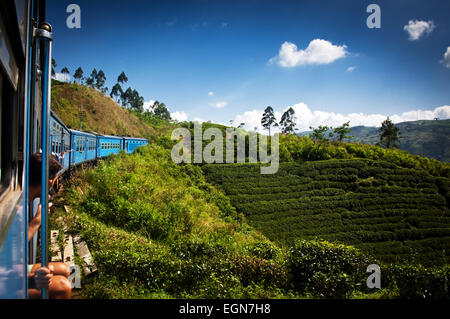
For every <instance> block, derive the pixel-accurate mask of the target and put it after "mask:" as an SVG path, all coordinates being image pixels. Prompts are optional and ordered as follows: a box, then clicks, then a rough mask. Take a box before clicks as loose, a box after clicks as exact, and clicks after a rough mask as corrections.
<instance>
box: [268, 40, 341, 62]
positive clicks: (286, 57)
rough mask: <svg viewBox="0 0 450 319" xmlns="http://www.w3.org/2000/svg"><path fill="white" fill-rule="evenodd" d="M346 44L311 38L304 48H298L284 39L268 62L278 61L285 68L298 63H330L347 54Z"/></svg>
mask: <svg viewBox="0 0 450 319" xmlns="http://www.w3.org/2000/svg"><path fill="white" fill-rule="evenodd" d="M346 48H347V46H346V45H342V46H340V45H334V44H332V43H331V42H329V41H326V40H322V39H314V40H312V41H311V42H310V43H309V45H308V47H307V48H306V49H305V50H298V49H297V46H296V45H295V44H294V43H291V42H287V41H285V42H284V43H283V44H282V45H281V48H280V50H279V52H278V55H277V56H276V57H273V58H271V59H270V60H269V62H270V63H274V62H276V63H278V64H279V65H280V66H282V67H285V68H291V67H296V66H300V65H317V64H330V63H332V62H334V61H336V60H338V59H342V58H344V57H345V56H346V55H347V53H348V52H347V51H346Z"/></svg>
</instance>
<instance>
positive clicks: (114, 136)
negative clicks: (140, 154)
mask: <svg viewBox="0 0 450 319" xmlns="http://www.w3.org/2000/svg"><path fill="white" fill-rule="evenodd" d="M98 137H106V138H118V139H122V136H116V135H103V134H99V135H98Z"/></svg>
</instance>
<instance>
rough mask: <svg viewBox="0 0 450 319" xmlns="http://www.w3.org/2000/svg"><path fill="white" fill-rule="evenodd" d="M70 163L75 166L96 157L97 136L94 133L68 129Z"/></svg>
mask: <svg viewBox="0 0 450 319" xmlns="http://www.w3.org/2000/svg"><path fill="white" fill-rule="evenodd" d="M70 136H71V144H70V147H71V149H70V165H71V166H72V165H73V166H75V165H77V164H80V163H84V162H87V161H90V160H94V159H96V157H97V151H96V147H97V136H96V135H95V134H91V133H86V132H80V131H77V130H70Z"/></svg>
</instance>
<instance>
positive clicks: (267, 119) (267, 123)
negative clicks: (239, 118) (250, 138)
mask: <svg viewBox="0 0 450 319" xmlns="http://www.w3.org/2000/svg"><path fill="white" fill-rule="evenodd" d="M261 125H262V126H263V127H264V128H265V129H267V130H269V136H270V127H271V126H278V123H277V119H276V118H275V115H274V113H273V108H272V107H271V106H268V107H266V109H265V110H264V113H263V116H262V118H261Z"/></svg>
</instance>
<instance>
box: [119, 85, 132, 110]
mask: <svg viewBox="0 0 450 319" xmlns="http://www.w3.org/2000/svg"><path fill="white" fill-rule="evenodd" d="M132 94H133V90H131V88H128V89H126V91H125V92H123V91H122V94H121V95H120V100H121V101H122V106H123V107H127V105H128V104H129V103H130V98H131V96H132Z"/></svg>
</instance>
